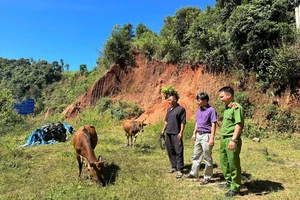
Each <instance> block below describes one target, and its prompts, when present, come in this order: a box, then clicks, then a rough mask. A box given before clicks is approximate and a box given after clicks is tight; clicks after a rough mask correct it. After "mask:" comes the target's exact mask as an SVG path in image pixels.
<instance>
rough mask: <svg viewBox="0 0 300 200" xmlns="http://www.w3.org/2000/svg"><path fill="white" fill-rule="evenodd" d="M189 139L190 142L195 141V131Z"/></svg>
mask: <svg viewBox="0 0 300 200" xmlns="http://www.w3.org/2000/svg"><path fill="white" fill-rule="evenodd" d="M191 140H192V142H195V141H196V134H195V133H194V134H193V135H192V137H191Z"/></svg>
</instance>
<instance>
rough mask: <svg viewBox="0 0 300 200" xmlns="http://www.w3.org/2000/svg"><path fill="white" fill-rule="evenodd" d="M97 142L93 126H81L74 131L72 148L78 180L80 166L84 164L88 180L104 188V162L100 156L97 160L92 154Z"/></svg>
mask: <svg viewBox="0 0 300 200" xmlns="http://www.w3.org/2000/svg"><path fill="white" fill-rule="evenodd" d="M97 142H98V136H97V132H96V129H95V127H94V126H90V125H86V126H82V127H80V128H79V129H78V130H77V131H76V133H75V135H74V138H73V146H74V149H75V151H76V158H77V161H78V167H79V171H78V178H80V176H81V171H82V164H83V162H85V163H86V164H87V166H88V170H89V172H90V179H91V180H93V181H96V182H97V183H99V184H100V183H102V185H103V186H104V185H105V180H104V161H103V160H102V158H101V156H99V157H98V159H97V158H96V156H95V152H94V149H95V147H96V145H97Z"/></svg>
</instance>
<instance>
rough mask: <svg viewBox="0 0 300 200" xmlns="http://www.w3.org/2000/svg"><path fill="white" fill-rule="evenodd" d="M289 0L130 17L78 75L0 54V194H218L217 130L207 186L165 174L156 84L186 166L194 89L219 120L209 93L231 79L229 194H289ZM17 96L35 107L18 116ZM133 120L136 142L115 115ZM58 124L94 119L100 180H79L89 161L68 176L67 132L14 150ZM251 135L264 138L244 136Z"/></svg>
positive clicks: (292, 169) (293, 146) (293, 64)
mask: <svg viewBox="0 0 300 200" xmlns="http://www.w3.org/2000/svg"><path fill="white" fill-rule="evenodd" d="M295 2H296V4H295ZM297 5H298V1H294V4H289V1H286V0H251V1H250V0H220V1H217V3H216V5H215V7H213V8H212V7H207V8H206V9H205V10H200V8H198V7H185V8H181V9H179V10H177V11H176V13H175V15H174V16H168V17H166V18H165V19H164V25H163V27H162V30H161V32H160V33H159V34H157V33H154V32H153V31H151V30H150V29H149V28H147V26H146V25H144V24H142V23H141V24H139V25H138V26H137V27H136V29H135V30H134V29H133V26H132V25H131V24H130V23H128V24H126V25H124V26H119V25H116V26H115V27H114V28H113V30H112V32H111V36H110V37H109V38H108V39H107V42H106V44H105V46H104V48H103V51H102V52H101V54H100V55H101V56H99V58H98V62H97V66H96V67H95V68H94V69H93V70H92V71H87V70H86V67H85V66H84V65H82V66H81V68H80V69H81V70H80V71H79V72H70V71H68V68H67V67H68V66H66V64H64V62H63V60H61V61H60V62H57V61H55V62H52V63H49V62H48V61H43V60H38V61H35V60H33V59H19V60H9V59H5V58H0V67H1V70H0V80H1V82H0V86H1V89H0V139H1V140H0V141H1V142H0V155H1V156H0V172H1V173H0V180H1V185H0V199H84V198H85V199H99V198H101V199H102V198H103V199H198V198H199V197H202V198H204V199H223V197H224V192H225V191H223V190H220V189H218V187H217V185H218V184H219V183H220V182H222V181H223V178H222V174H221V168H220V162H219V153H218V150H219V135H220V133H219V131H220V127H218V129H217V133H216V135H217V136H216V144H215V147H214V149H213V158H214V177H213V183H212V184H209V185H207V186H200V185H199V183H198V182H191V181H189V180H186V179H180V180H177V179H176V178H175V175H173V174H168V173H167V172H168V170H169V162H168V158H167V154H166V151H165V150H161V149H160V148H159V144H158V139H159V138H158V133H159V131H160V130H161V128H162V123H163V117H164V114H165V111H166V108H167V106H168V104H167V102H166V101H164V100H162V96H161V95H162V94H161V90H162V89H166V88H167V87H168V86H170V85H171V86H174V87H175V88H176V89H177V90H178V92H179V94H180V104H181V105H183V106H185V107H186V109H187V114H188V116H189V118H188V119H189V120H188V124H187V126H186V130H185V133H184V144H185V153H184V157H185V172H187V171H188V170H189V169H190V167H191V160H190V158H191V155H192V153H193V143H192V142H191V141H190V137H191V134H192V131H193V128H194V115H195V110H196V106H195V102H194V98H195V94H196V93H198V92H200V91H205V92H207V93H208V94H209V95H210V97H211V100H210V103H211V104H212V105H213V106H214V107H215V108H216V110H217V112H218V117H219V119H218V120H219V123H220V124H221V123H222V112H223V109H224V105H223V104H222V103H221V102H220V101H218V96H217V91H218V89H219V88H220V86H224V85H230V86H232V87H233V88H234V89H235V91H236V95H235V98H236V100H237V101H238V102H239V103H240V104H241V105H243V107H244V109H245V111H246V112H245V113H246V123H245V127H244V130H243V134H242V137H243V141H244V143H243V147H242V153H241V163H242V171H243V188H242V190H241V196H238V197H237V199H297V198H298V196H299V191H298V190H299V186H298V183H299V181H300V176H299V175H300V163H299V159H298V157H299V156H298V155H299V153H300V146H299V142H300V137H299V133H300V125H299V124H300V113H299V112H300V111H299V100H300V98H299V97H300V93H299V89H300V67H299V66H300V65H299V64H300V60H299V58H300V51H299V44H300V38H299V34H298V31H297V30H295V28H294V27H295V19H294V7H295V6H297ZM98 86H99V87H98ZM105 87H106V88H105ZM104 89H105V91H104ZM97 92H98V93H99V94H98V93H97ZM101 92H102V93H101ZM100 93H101V94H100ZM16 97H21V98H26V97H32V98H35V100H36V110H35V114H34V115H32V116H20V115H18V114H17V112H16V111H15V110H13V108H12V106H11V105H12V104H13V103H14V98H16ZM90 97H93V99H91V98H90ZM88 98H90V99H88ZM82 105H84V106H82ZM69 106H74V107H76V108H77V110H76V111H77V113H76V115H74V116H75V117H74V118H72V119H71V118H66V115H63V114H62V112H63V111H66V110H67V108H68V107H69ZM138 117H139V118H140V119H147V120H148V121H149V122H151V123H148V126H147V127H146V128H145V133H143V134H140V135H139V137H138V139H137V146H136V147H135V148H128V147H125V145H126V137H125V136H124V131H123V130H122V126H121V122H122V120H123V119H127V118H138ZM58 121H60V122H64V121H66V122H68V123H69V124H70V125H72V126H73V127H74V129H75V130H77V129H78V128H79V127H80V126H82V125H85V124H91V125H94V126H95V127H96V130H97V133H98V138H99V144H98V146H97V147H96V150H95V152H96V154H97V156H98V155H99V154H101V155H102V156H103V158H104V160H105V161H106V163H107V168H106V175H105V177H106V180H107V184H108V186H107V187H103V188H102V187H98V186H96V185H95V184H94V183H91V182H90V181H89V180H87V174H88V173H87V170H86V168H84V174H83V177H82V179H81V180H80V181H78V180H77V170H78V168H77V161H76V159H75V151H74V149H73V146H72V138H73V136H72V135H69V140H68V141H67V142H64V143H55V144H53V145H41V146H36V147H30V148H19V146H20V145H22V144H24V143H25V142H26V140H27V138H28V136H29V135H30V133H31V132H32V131H33V130H35V129H36V128H38V127H41V126H43V125H44V124H46V123H51V122H55V123H56V122H58ZM255 137H256V138H259V139H260V140H261V142H253V141H252V139H253V138H255ZM202 167H203V166H202ZM200 174H202V171H201V172H200Z"/></svg>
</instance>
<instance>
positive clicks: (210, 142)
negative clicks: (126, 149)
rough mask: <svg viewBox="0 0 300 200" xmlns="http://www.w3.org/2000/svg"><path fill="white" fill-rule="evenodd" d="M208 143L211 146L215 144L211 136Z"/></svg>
mask: <svg viewBox="0 0 300 200" xmlns="http://www.w3.org/2000/svg"><path fill="white" fill-rule="evenodd" d="M208 144H209V146H211V147H213V146H214V145H215V141H214V138H213V137H211V138H209V141H208Z"/></svg>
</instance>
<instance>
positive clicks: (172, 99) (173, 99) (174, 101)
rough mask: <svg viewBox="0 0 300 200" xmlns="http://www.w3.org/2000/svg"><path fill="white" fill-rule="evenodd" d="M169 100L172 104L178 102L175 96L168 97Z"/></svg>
mask: <svg viewBox="0 0 300 200" xmlns="http://www.w3.org/2000/svg"><path fill="white" fill-rule="evenodd" d="M168 102H169V104H170V105H171V106H175V105H176V104H177V100H176V98H175V97H173V96H170V97H169V98H168Z"/></svg>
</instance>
